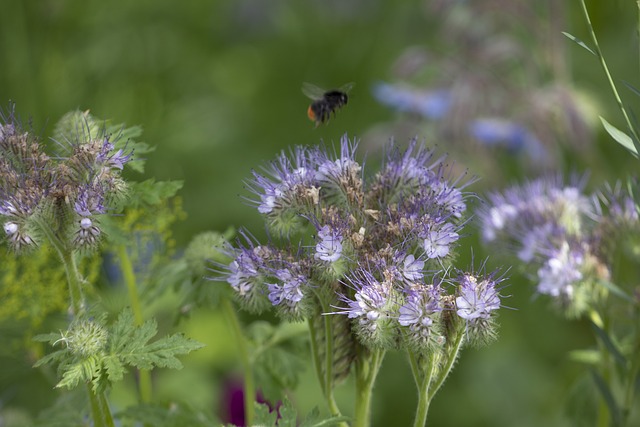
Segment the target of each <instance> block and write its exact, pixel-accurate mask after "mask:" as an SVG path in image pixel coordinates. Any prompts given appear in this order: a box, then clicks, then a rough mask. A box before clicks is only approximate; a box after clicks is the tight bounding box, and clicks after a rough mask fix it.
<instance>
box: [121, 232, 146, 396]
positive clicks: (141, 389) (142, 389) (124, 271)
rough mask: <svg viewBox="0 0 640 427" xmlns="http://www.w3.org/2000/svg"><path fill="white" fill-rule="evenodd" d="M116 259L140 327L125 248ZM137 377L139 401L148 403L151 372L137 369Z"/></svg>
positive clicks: (137, 305)
mask: <svg viewBox="0 0 640 427" xmlns="http://www.w3.org/2000/svg"><path fill="white" fill-rule="evenodd" d="M118 257H119V258H120V267H121V269H122V276H123V278H124V282H125V284H126V286H127V290H128V291H129V302H130V304H131V310H132V311H133V316H134V318H135V322H136V325H137V326H142V323H143V322H144V317H143V315H142V306H141V305H140V298H139V296H138V288H137V286H136V276H135V273H134V271H133V265H132V264H131V258H130V257H129V253H128V252H127V248H126V246H124V245H120V246H118ZM138 376H139V382H140V383H139V385H138V387H139V390H138V392H139V393H140V401H141V402H143V403H149V402H151V398H152V385H151V372H150V371H149V370H147V369H139V370H138Z"/></svg>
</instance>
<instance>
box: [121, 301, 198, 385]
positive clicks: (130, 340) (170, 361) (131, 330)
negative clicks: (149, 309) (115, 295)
mask: <svg viewBox="0 0 640 427" xmlns="http://www.w3.org/2000/svg"><path fill="white" fill-rule="evenodd" d="M157 329H158V328H157V324H156V322H155V320H147V321H146V322H144V323H143V324H142V326H139V327H136V326H135V323H134V319H133V314H132V313H131V310H128V309H127V310H124V311H123V312H122V313H121V314H120V316H119V317H118V320H117V321H116V323H115V324H114V326H113V330H112V332H111V336H112V340H111V345H110V353H111V355H112V356H117V357H118V358H119V359H120V361H121V362H122V363H123V364H127V365H131V366H135V367H136V368H138V369H152V368H153V367H155V366H157V367H163V368H174V369H180V368H182V363H181V362H180V361H179V360H178V359H177V358H176V357H175V356H176V355H181V354H187V353H190V352H191V351H193V350H197V349H199V348H201V347H203V346H204V345H203V344H201V343H199V342H197V341H194V340H192V339H189V338H186V337H184V336H183V335H182V334H175V335H171V336H168V337H165V338H161V339H159V340H157V341H155V342H153V343H151V344H147V342H148V341H149V340H150V339H151V338H153V336H155V334H156V333H157ZM113 368H114V369H116V370H115V371H114V374H115V375H117V367H115V364H114V365H113Z"/></svg>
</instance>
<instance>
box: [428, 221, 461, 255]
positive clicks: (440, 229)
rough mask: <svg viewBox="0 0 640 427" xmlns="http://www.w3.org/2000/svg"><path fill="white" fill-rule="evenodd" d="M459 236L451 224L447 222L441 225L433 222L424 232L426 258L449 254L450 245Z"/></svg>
mask: <svg viewBox="0 0 640 427" xmlns="http://www.w3.org/2000/svg"><path fill="white" fill-rule="evenodd" d="M459 237H460V235H459V234H458V233H457V232H456V231H455V227H454V226H453V224H451V223H448V222H446V223H444V224H442V225H441V226H440V225H437V224H434V225H433V226H431V227H429V228H428V229H427V231H426V232H424V241H423V245H424V253H425V255H426V256H427V258H444V257H446V256H447V255H449V251H450V249H451V245H452V244H453V243H455V242H456V241H457V240H458V238H459Z"/></svg>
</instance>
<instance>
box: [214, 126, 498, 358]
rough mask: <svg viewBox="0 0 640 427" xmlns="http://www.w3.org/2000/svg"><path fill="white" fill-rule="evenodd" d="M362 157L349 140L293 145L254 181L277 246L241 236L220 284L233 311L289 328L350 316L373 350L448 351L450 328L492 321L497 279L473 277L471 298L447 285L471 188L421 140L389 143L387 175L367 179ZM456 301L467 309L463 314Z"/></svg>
mask: <svg viewBox="0 0 640 427" xmlns="http://www.w3.org/2000/svg"><path fill="white" fill-rule="evenodd" d="M356 148H357V143H355V142H352V141H349V140H348V139H347V137H346V136H345V137H343V138H342V140H341V144H340V149H339V150H336V151H332V150H327V149H326V148H324V147H295V148H294V149H293V150H291V151H290V152H289V154H288V155H287V154H285V153H284V152H283V153H282V154H281V155H280V156H278V158H277V159H276V160H275V161H274V162H272V163H270V164H269V165H268V166H267V167H265V168H264V169H263V172H262V173H258V172H255V171H254V172H253V179H252V180H251V181H250V182H248V187H249V188H250V189H251V191H252V192H253V193H254V194H255V198H253V199H252V200H251V202H252V204H253V205H255V206H256V207H257V210H258V212H259V213H260V214H262V215H263V216H264V217H265V220H266V222H267V225H268V228H269V229H270V230H271V231H272V234H273V235H274V236H279V237H280V238H281V241H280V242H278V241H275V240H274V241H272V242H271V243H269V244H268V245H260V244H258V243H257V242H254V239H251V238H248V237H247V236H246V233H244V234H243V236H244V239H243V240H242V241H238V242H237V244H236V246H235V247H231V246H229V247H228V253H229V255H230V256H231V258H232V261H231V262H230V264H228V265H226V266H224V269H225V270H226V274H225V279H226V281H227V282H228V283H229V284H230V285H231V287H232V288H233V290H234V291H235V295H236V297H237V299H238V301H239V302H240V303H241V304H242V305H243V306H244V307H245V308H247V309H249V310H253V311H259V310H261V309H263V308H264V307H266V306H268V305H270V306H273V307H275V308H276V312H277V313H278V314H279V315H281V316H283V317H285V318H287V319H294V320H301V319H303V318H305V317H309V316H311V315H313V314H314V313H318V312H323V313H325V314H345V315H347V318H348V319H352V322H353V323H352V328H353V331H354V332H355V333H356V334H357V336H358V337H359V339H360V340H361V342H363V343H365V344H366V345H370V346H373V347H376V346H377V347H389V346H393V345H396V344H397V343H399V342H402V343H405V345H407V346H409V347H412V348H415V349H420V350H426V349H429V348H433V346H434V345H442V344H443V343H444V342H445V341H446V331H447V330H454V329H455V328H451V327H449V326H450V325H449V326H447V325H445V323H446V322H447V320H446V319H449V321H451V319H454V318H457V319H458V320H457V322H458V323H461V324H465V323H469V322H474V321H475V319H476V317H478V316H480V317H482V318H483V319H486V318H488V317H491V314H492V312H493V310H495V309H497V308H498V307H499V305H500V303H499V297H498V291H497V290H496V289H495V287H494V286H493V285H491V283H494V284H495V281H494V282H492V279H490V278H487V279H486V280H481V278H477V280H476V282H474V283H477V287H482V289H479V288H478V289H476V288H477V287H470V286H469V285H463V284H462V283H458V281H457V279H455V278H450V277H449V274H450V272H451V271H454V270H453V269H451V268H450V267H449V266H450V264H451V260H452V258H453V253H454V251H455V247H456V245H457V243H458V240H459V239H460V229H461V227H462V226H463V224H464V214H465V212H466V208H467V207H466V203H465V200H466V198H467V194H466V193H464V192H463V189H464V187H465V186H466V185H468V183H469V182H470V181H471V180H467V182H464V183H462V178H463V177H464V176H463V177H460V178H457V179H453V180H451V179H450V175H451V174H452V173H451V168H450V167H449V166H448V165H447V164H446V161H445V160H446V159H445V158H444V157H435V156H434V153H433V151H432V150H429V149H427V148H425V147H424V146H423V145H420V144H418V143H417V142H416V141H415V140H414V141H411V142H410V143H409V145H408V147H407V148H406V149H405V150H401V149H400V148H399V147H398V146H397V145H392V146H391V147H390V149H389V150H388V152H387V153H386V158H385V160H384V163H383V165H382V167H381V169H380V171H379V172H378V173H377V174H373V175H365V174H364V172H363V167H362V165H361V164H360V163H358V161H357V160H356V157H355V152H356ZM364 176H370V178H369V179H367V180H365V179H364ZM461 183H462V185H461ZM442 277H445V279H441V278H442ZM464 277H468V278H469V279H468V280H467V281H468V282H471V278H474V279H476V276H474V275H467V276H464ZM447 284H448V285H447ZM450 289H453V292H452V293H451V294H449V293H448V292H447V290H450ZM470 292H471V293H473V292H475V293H474V294H473V295H474V299H473V300H470V298H471V297H470V295H471V294H470ZM460 298H462V299H463V300H464V301H467V305H466V306H464V305H463V304H462V302H461V303H460V304H461V306H460V307H459V308H458V309H456V300H459V301H463V300H462V299H460ZM330 307H333V309H332V310H331V311H330V312H328V310H327V309H328V308H330ZM470 307H471V308H470ZM469 309H473V310H475V311H474V313H476V312H478V313H480V312H481V315H475V314H474V315H466V316H465V315H464V313H466V312H465V311H464V310H469ZM444 311H450V312H452V313H453V312H456V313H458V316H457V317H452V316H443V315H442V313H443V312H444ZM474 316H475V317H474Z"/></svg>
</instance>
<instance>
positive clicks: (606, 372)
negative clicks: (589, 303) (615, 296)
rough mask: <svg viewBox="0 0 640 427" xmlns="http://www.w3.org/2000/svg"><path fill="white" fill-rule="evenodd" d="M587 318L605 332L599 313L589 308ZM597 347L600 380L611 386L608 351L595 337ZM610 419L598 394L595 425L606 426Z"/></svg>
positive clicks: (602, 397)
mask: <svg viewBox="0 0 640 427" xmlns="http://www.w3.org/2000/svg"><path fill="white" fill-rule="evenodd" d="M589 318H590V319H591V321H592V322H593V323H594V324H595V325H596V326H597V327H599V328H600V329H602V330H603V331H605V332H607V333H608V331H607V329H606V325H605V322H604V320H603V318H602V317H601V316H600V314H599V313H598V312H597V311H595V310H591V311H590V312H589ZM597 341H598V348H599V350H600V374H601V376H602V380H603V381H604V383H605V384H607V385H608V386H611V367H610V364H611V358H610V355H609V352H608V351H607V347H606V346H605V345H604V344H603V343H602V341H601V340H599V339H597ZM610 419H611V412H610V411H609V406H608V405H607V401H606V400H605V398H604V396H602V394H600V399H599V402H598V419H597V422H596V426H597V427H607V426H608V425H609V420H610Z"/></svg>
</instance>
